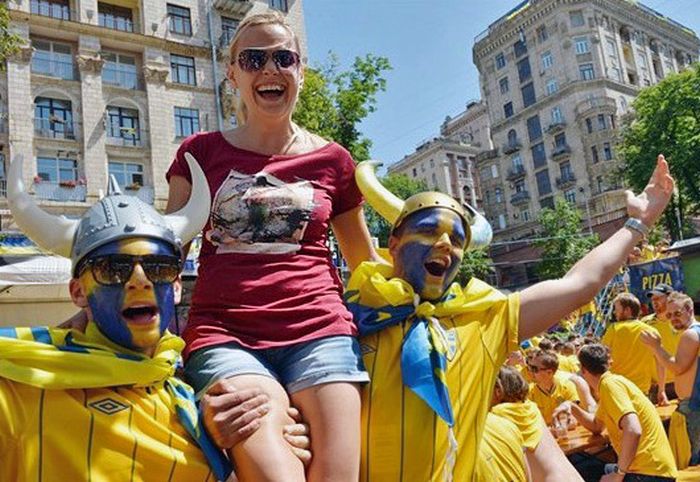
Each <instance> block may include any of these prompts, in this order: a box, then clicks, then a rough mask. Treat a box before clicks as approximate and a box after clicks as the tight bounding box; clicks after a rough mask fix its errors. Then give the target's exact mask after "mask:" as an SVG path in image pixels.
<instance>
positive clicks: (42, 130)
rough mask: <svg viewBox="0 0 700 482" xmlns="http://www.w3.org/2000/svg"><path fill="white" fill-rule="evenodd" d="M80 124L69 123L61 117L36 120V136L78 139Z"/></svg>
mask: <svg viewBox="0 0 700 482" xmlns="http://www.w3.org/2000/svg"><path fill="white" fill-rule="evenodd" d="M78 124H79V123H78V122H73V121H68V120H64V119H61V118H59V117H50V118H48V119H47V118H41V117H35V118H34V135H35V136H36V137H46V138H50V139H64V140H70V141H74V140H75V139H76V133H77V127H78Z"/></svg>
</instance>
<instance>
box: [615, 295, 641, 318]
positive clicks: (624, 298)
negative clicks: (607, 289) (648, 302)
mask: <svg viewBox="0 0 700 482" xmlns="http://www.w3.org/2000/svg"><path fill="white" fill-rule="evenodd" d="M618 301H619V302H620V306H622V308H629V309H630V311H631V312H632V318H637V316H639V310H640V309H641V307H642V305H641V304H640V303H639V299H638V298H637V297H636V296H634V295H633V294H632V293H620V294H619V295H617V296H616V297H615V299H614V300H613V304H614V303H617V302H618ZM618 321H620V320H618Z"/></svg>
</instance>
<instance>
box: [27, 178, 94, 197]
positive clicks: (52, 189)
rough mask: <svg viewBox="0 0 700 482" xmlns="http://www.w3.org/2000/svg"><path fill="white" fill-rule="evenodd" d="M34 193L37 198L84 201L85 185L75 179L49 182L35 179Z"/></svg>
mask: <svg viewBox="0 0 700 482" xmlns="http://www.w3.org/2000/svg"><path fill="white" fill-rule="evenodd" d="M34 193H35V194H36V197H37V199H45V200H48V201H60V202H84V201H85V196H86V194H87V186H85V185H84V184H78V183H77V182H76V181H64V182H50V181H39V182H37V181H35V182H34Z"/></svg>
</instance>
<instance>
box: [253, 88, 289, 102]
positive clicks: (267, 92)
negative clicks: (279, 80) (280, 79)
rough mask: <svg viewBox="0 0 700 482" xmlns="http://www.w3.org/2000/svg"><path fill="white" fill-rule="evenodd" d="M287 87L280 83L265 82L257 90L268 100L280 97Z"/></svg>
mask: <svg viewBox="0 0 700 482" xmlns="http://www.w3.org/2000/svg"><path fill="white" fill-rule="evenodd" d="M284 91H285V88H284V86H282V85H279V84H264V85H261V86H259V87H257V88H256V89H255V92H256V93H257V94H258V95H259V96H260V97H262V98H263V99H266V100H274V99H279V98H280V97H282V96H283V95H284Z"/></svg>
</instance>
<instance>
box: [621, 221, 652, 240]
mask: <svg viewBox="0 0 700 482" xmlns="http://www.w3.org/2000/svg"><path fill="white" fill-rule="evenodd" d="M625 227H626V228H629V229H631V230H632V231H636V232H638V233H639V234H641V235H642V236H644V237H646V236H648V235H649V228H648V227H647V226H646V225H645V224H644V223H643V222H642V221H641V220H639V219H637V218H629V219H628V220H627V221H625Z"/></svg>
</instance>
